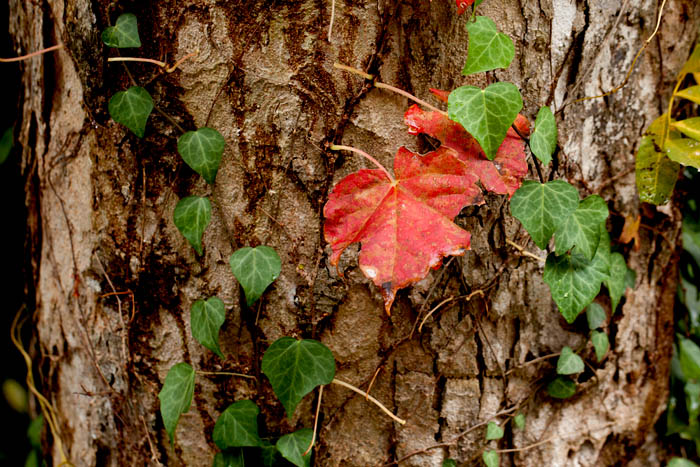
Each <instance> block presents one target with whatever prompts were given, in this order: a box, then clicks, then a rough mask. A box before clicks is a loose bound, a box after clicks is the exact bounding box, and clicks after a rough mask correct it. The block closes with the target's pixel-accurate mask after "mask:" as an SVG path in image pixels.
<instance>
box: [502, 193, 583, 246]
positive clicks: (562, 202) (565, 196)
mask: <svg viewBox="0 0 700 467" xmlns="http://www.w3.org/2000/svg"><path fill="white" fill-rule="evenodd" d="M578 206H579V201H578V191H576V188H574V187H573V186H571V185H570V184H568V183H566V182H564V181H562V180H553V181H551V182H547V183H545V184H541V183H538V182H535V181H533V180H525V181H524V182H523V184H522V186H521V187H520V188H519V189H518V191H516V192H515V194H513V197H512V198H511V200H510V212H511V214H513V217H515V218H516V219H518V220H519V221H520V222H521V223H522V224H523V226H524V227H525V229H526V230H527V231H528V233H529V234H530V237H532V240H533V241H534V242H535V245H537V246H538V247H539V248H540V249H544V248H546V247H547V243H549V239H550V238H552V235H553V234H554V232H555V231H556V230H557V229H558V228H559V226H560V225H562V224H563V222H564V221H565V220H566V219H567V218H568V217H569V216H570V215H571V214H572V213H573V212H574V211H576V208H577V207H578Z"/></svg>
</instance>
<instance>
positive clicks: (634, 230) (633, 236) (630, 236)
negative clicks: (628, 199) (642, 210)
mask: <svg viewBox="0 0 700 467" xmlns="http://www.w3.org/2000/svg"><path fill="white" fill-rule="evenodd" d="M641 221H642V216H640V215H637V217H635V216H633V215H631V214H630V215H628V216H625V225H624V227H622V234H621V235H620V243H629V242H634V243H633V245H634V251H638V250H639V247H641V246H642V242H641V241H640V240H639V224H640V222H641Z"/></svg>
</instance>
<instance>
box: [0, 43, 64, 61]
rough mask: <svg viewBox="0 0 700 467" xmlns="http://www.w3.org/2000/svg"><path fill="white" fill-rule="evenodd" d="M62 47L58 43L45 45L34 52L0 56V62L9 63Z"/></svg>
mask: <svg viewBox="0 0 700 467" xmlns="http://www.w3.org/2000/svg"><path fill="white" fill-rule="evenodd" d="M62 47H63V44H58V45H52V46H51V47H47V48H45V49H41V50H37V51H36V52H32V53H29V54H26V55H21V56H19V57H12V58H0V63H10V62H21V61H22V60H26V59H28V58H32V57H36V56H37V55H41V54H45V53H47V52H53V51H54V50H58V49H60V48H62Z"/></svg>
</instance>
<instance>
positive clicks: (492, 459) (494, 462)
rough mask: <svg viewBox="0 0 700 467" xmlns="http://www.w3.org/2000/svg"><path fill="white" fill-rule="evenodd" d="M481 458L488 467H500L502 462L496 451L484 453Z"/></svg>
mask: <svg viewBox="0 0 700 467" xmlns="http://www.w3.org/2000/svg"><path fill="white" fill-rule="evenodd" d="M481 458H482V459H483V461H484V464H485V465H486V467H498V464H499V462H500V458H499V456H498V453H497V452H496V451H484V453H483V454H482V455H481Z"/></svg>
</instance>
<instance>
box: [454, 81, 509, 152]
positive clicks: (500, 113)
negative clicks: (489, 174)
mask: <svg viewBox="0 0 700 467" xmlns="http://www.w3.org/2000/svg"><path fill="white" fill-rule="evenodd" d="M522 108H523V99H522V97H521V96H520V91H519V90H518V88H517V87H516V86H515V85H514V84H512V83H505V82H501V83H494V84H492V85H490V86H489V87H487V88H486V89H483V90H482V89H479V88H477V87H475V86H462V87H459V88H457V89H455V90H454V91H452V92H451V93H450V96H449V98H448V101H447V112H448V115H449V117H450V119H451V120H454V121H455V122H457V123H459V124H460V125H462V126H463V127H464V128H465V129H466V130H467V131H468V132H469V133H470V134H471V135H472V136H473V137H474V138H475V139H476V140H477V141H478V142H479V144H480V145H481V149H483V150H484V153H485V154H486V157H488V158H489V160H492V159H493V158H494V157H496V151H498V148H499V146H500V145H501V143H502V142H503V140H504V139H505V137H506V133H507V132H508V128H510V126H511V125H512V124H513V122H514V121H515V117H517V116H518V112H520V109H522Z"/></svg>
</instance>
